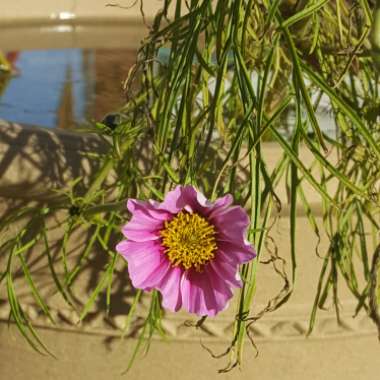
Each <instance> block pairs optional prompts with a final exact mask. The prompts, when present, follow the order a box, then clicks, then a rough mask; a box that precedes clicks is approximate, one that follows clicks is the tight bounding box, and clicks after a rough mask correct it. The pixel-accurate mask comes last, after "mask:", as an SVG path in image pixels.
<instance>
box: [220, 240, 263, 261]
mask: <svg viewBox="0 0 380 380" xmlns="http://www.w3.org/2000/svg"><path fill="white" fill-rule="evenodd" d="M218 248H219V251H218V256H219V255H220V252H222V254H223V257H224V258H226V259H227V260H228V261H230V262H233V263H235V264H244V263H246V262H248V261H250V260H252V259H254V258H255V257H256V252H255V251H254V249H253V248H252V247H251V246H250V245H247V244H234V243H232V242H230V241H220V240H219V241H218Z"/></svg>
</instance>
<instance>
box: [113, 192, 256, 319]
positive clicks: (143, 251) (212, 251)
mask: <svg viewBox="0 0 380 380" xmlns="http://www.w3.org/2000/svg"><path fill="white" fill-rule="evenodd" d="M231 204H232V197H231V196H230V195H226V196H224V197H223V198H219V199H217V200H216V201H215V202H213V203H211V202H209V201H207V199H206V198H205V197H204V196H203V195H202V194H201V193H200V192H199V191H197V190H196V189H195V188H194V187H192V186H177V187H176V188H175V189H174V190H173V191H170V192H169V193H168V194H167V195H166V196H165V199H164V201H163V202H162V203H157V202H155V201H148V202H141V201H137V200H134V199H131V200H129V201H128V210H129V211H130V212H131V213H132V219H131V221H130V222H129V223H128V224H126V225H125V226H124V227H123V234H124V236H125V237H126V238H127V239H128V240H125V241H122V242H121V243H119V244H118V245H117V247H116V249H117V251H118V252H119V253H120V254H121V255H122V256H123V257H124V258H125V259H126V260H127V261H128V271H129V276H130V278H131V281H132V284H133V286H135V287H136V288H140V289H143V290H151V289H158V290H159V291H160V292H161V294H162V305H163V307H165V308H167V309H169V310H171V311H178V310H179V309H180V308H182V307H183V308H184V309H185V310H187V311H188V312H190V313H195V314H197V315H199V316H206V315H207V316H214V315H216V314H217V313H218V312H219V311H221V310H223V309H225V308H226V307H227V306H228V301H229V299H230V298H231V297H232V290H231V287H241V285H242V282H241V279H240V275H239V265H240V264H243V263H247V262H248V261H250V260H251V259H253V258H254V257H255V256H256V254H255V252H254V251H253V249H252V248H251V246H250V244H249V243H248V242H247V240H246V233H247V228H248V226H249V218H248V215H247V214H246V212H245V211H244V210H243V209H242V208H241V207H240V206H231Z"/></svg>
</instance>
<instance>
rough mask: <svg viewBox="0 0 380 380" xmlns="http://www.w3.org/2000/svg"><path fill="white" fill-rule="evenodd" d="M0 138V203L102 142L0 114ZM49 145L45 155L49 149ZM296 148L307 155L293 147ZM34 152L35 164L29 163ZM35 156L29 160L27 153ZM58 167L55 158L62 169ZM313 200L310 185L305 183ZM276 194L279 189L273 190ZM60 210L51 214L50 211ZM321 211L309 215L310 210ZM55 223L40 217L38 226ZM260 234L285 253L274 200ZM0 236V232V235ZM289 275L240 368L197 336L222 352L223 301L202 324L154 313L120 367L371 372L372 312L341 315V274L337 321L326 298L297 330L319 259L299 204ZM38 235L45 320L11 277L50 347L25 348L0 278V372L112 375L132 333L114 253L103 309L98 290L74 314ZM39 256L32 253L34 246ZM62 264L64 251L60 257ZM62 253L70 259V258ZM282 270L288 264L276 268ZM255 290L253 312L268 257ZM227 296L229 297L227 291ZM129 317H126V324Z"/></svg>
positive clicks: (83, 291) (37, 273)
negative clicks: (285, 292) (0, 118)
mask: <svg viewBox="0 0 380 380" xmlns="http://www.w3.org/2000/svg"><path fill="white" fill-rule="evenodd" d="M0 133H2V137H3V138H2V139H1V141H0V152H1V157H2V165H0V169H1V170H2V172H1V177H0V178H1V179H0V196H1V197H3V198H2V199H1V201H0V213H1V214H2V215H5V214H6V213H7V212H8V211H9V210H11V209H14V208H17V207H20V206H21V205H25V204H27V203H29V202H34V203H38V201H39V198H38V197H37V195H39V196H40V198H41V197H42V198H43V197H44V196H48V195H49V194H48V193H46V192H45V193H44V192H42V189H47V188H49V187H51V186H52V185H55V186H57V187H60V186H63V185H64V184H65V183H67V181H68V180H70V179H71V178H73V176H75V174H76V173H77V172H78V170H79V171H80V172H81V173H82V174H83V177H84V178H85V179H86V178H88V177H90V176H91V173H92V172H93V170H96V168H95V167H92V165H91V162H89V160H88V159H86V158H85V157H86V156H85V155H83V154H82V153H83V151H86V149H88V148H89V147H91V149H104V147H103V146H102V144H101V143H100V142H99V140H97V139H95V138H92V137H89V136H83V137H81V138H77V137H75V136H74V135H73V134H70V133H58V134H56V133H54V132H51V131H50V132H49V131H42V130H40V129H38V128H24V127H21V126H17V125H14V124H12V125H9V124H6V123H3V124H2V126H1V128H0ZM265 150H266V151H267V154H268V157H271V158H272V160H273V163H274V162H275V161H276V157H277V158H278V157H279V155H280V152H279V151H278V150H277V149H276V146H275V145H273V144H268V145H267V146H266V147H265V148H264V151H265ZM51 154H54V159H51V158H50V159H49V157H50V156H49V155H51ZM305 160H308V156H307V154H306V153H305ZM36 163H37V164H36ZM38 163H39V164H38ZM63 169H64V170H63ZM308 195H309V197H310V199H311V200H312V201H313V202H314V200H315V202H314V204H315V210H316V212H318V204H317V199H318V198H317V196H316V194H313V193H312V190H310V193H309V194H308ZM280 196H281V198H282V200H283V202H284V203H285V204H286V194H285V192H282V193H281V192H280ZM59 218H60V216H58V219H59ZM317 220H318V222H319V223H321V217H320V216H319V217H318V216H317ZM56 225H57V220H50V221H49V226H50V227H52V228H53V227H54V226H56ZM271 236H272V237H273V238H274V240H275V241H276V244H277V246H278V250H279V253H280V254H281V256H283V257H284V258H285V259H286V260H289V255H290V253H289V252H290V249H289V222H288V216H287V211H286V207H284V212H283V213H282V214H281V218H280V220H279V221H278V223H277V225H276V227H275V228H274V229H273V230H272V232H271ZM51 238H52V240H53V241H57V242H59V241H60V239H61V238H62V231H61V230H60V229H59V228H58V227H56V228H53V230H52V234H51ZM87 238H88V236H86V235H85V234H83V233H81V231H77V233H76V235H75V237H74V238H73V241H72V242H71V246H70V247H71V248H72V250H71V253H70V258H71V259H72V260H73V262H75V259H76V258H77V256H78V254H79V252H80V247H81V246H82V244H83V242H84V241H85V240H86V239H87ZM3 239H5V236H1V237H0V243H1V241H3ZM297 239H298V241H297V252H298V278H297V286H296V289H295V291H294V294H293V296H292V298H291V300H290V301H289V302H288V303H287V304H286V305H285V306H284V307H282V308H281V309H280V310H278V311H277V312H275V313H272V314H266V315H265V316H264V317H263V318H262V319H260V320H259V321H257V322H255V324H253V325H252V326H251V328H250V331H251V333H252V335H253V337H254V340H255V343H256V345H257V347H258V350H259V355H258V357H257V358H256V357H255V354H256V352H255V350H254V349H253V348H252V346H251V345H250V344H249V343H247V344H246V348H245V357H244V362H243V366H242V369H241V370H239V369H234V370H233V371H232V372H229V373H226V374H217V370H218V369H220V368H223V367H224V366H225V365H226V364H227V360H228V358H224V359H220V360H215V359H212V358H211V357H210V355H209V353H208V352H207V351H206V350H204V349H203V348H202V347H201V344H200V341H202V342H203V343H205V344H206V345H207V346H208V347H210V348H212V349H213V350H215V352H216V353H218V352H222V351H223V350H225V349H226V347H227V346H228V343H229V341H230V340H231V338H232V334H233V331H232V324H233V319H234V313H235V305H234V304H233V303H232V304H231V305H230V307H229V309H228V310H226V311H225V312H223V313H221V315H220V316H218V317H216V318H210V319H208V320H206V322H205V324H204V326H203V329H195V328H194V327H187V326H185V325H184V322H185V321H186V320H188V319H192V320H194V321H195V319H194V318H193V317H192V316H190V315H187V314H172V313H168V315H166V316H165V318H164V321H163V328H164V330H165V331H166V335H167V338H166V339H165V340H162V339H161V338H159V337H154V340H153V342H152V345H151V349H150V351H149V353H148V355H147V356H146V357H144V358H142V356H141V355H140V356H139V357H138V359H137V360H136V362H135V365H134V366H133V368H132V370H131V371H130V372H129V373H128V374H126V375H124V377H125V378H131V379H142V380H146V379H152V378H157V380H159V379H177V378H178V379H197V380H202V379H214V378H215V379H251V378H252V379H255V378H258V379H260V380H266V379H284V380H287V379H289V380H290V379H292V380H293V379H327V380H330V379H331V380H335V379H337V380H339V379H355V380H358V379H360V380H361V379H365V380H372V379H373V380H375V379H378V378H379V363H380V361H379V360H380V359H379V358H380V345H379V343H378V340H377V334H376V330H375V328H374V326H373V324H372V322H371V321H370V320H369V319H368V318H367V317H366V316H365V315H364V314H360V315H359V316H358V317H357V318H355V319H353V318H352V315H353V311H354V306H355V303H354V300H353V299H352V298H351V296H350V294H349V293H348V292H347V290H346V289H345V288H344V286H342V289H340V294H341V296H340V300H341V314H342V324H341V325H338V324H337V322H336V317H335V315H334V313H333V311H332V309H331V310H328V311H319V313H318V319H317V325H316V328H315V331H314V332H313V334H312V335H311V336H310V337H309V338H306V337H305V335H306V332H307V328H308V319H309V314H310V311H311V307H312V303H313V299H314V294H315V291H316V286H317V279H318V276H319V271H320V268H321V263H322V262H321V259H320V258H318V257H317V256H316V254H315V248H314V247H315V245H316V239H315V237H314V235H313V232H312V230H311V228H310V227H309V225H308V222H307V218H306V217H305V215H304V214H303V213H302V211H301V210H300V212H299V216H298V230H297ZM326 247H327V242H326V239H325V238H323V239H322V242H321V244H320V252H324V251H325V250H326ZM41 252H42V250H41V247H37V249H36V250H35V251H34V252H33V253H32V256H31V257H30V260H33V259H35V264H34V265H33V266H32V276H33V278H34V280H35V281H36V284H37V286H38V287H39V288H40V289H41V292H42V293H43V294H44V295H45V297H46V298H47V300H48V304H49V306H50V307H51V310H52V314H53V317H54V319H55V321H56V325H54V326H53V325H52V324H51V323H48V322H47V321H46V318H45V317H44V316H42V315H41V313H40V312H39V311H38V308H36V306H35V302H34V301H33V298H32V297H31V295H30V292H27V291H26V287H25V281H24V280H23V278H22V276H21V275H19V276H16V279H15V287H16V291H17V293H18V294H19V296H20V302H21V305H22V307H23V309H24V310H25V312H26V314H27V315H28V316H29V317H30V318H31V320H32V322H33V324H34V325H35V326H36V327H37V330H38V332H39V334H40V335H41V337H42V340H43V341H44V343H45V344H46V345H47V346H48V347H49V348H50V349H51V350H52V351H53V352H54V354H55V355H56V356H57V360H56V359H52V358H50V357H47V356H41V355H39V354H37V353H36V352H34V351H33V350H32V349H31V348H30V347H29V346H28V345H27V343H26V342H25V340H24V339H23V338H22V337H21V336H20V333H19V332H18V331H17V329H16V328H15V326H14V325H13V324H11V325H10V326H9V327H8V326H7V319H8V315H9V307H8V305H7V302H5V300H6V290H5V286H4V284H2V285H0V363H1V365H0V379H16V380H18V379H20V380H21V379H54V380H60V379H62V380H63V379H87V378H93V379H114V378H122V377H121V373H122V372H123V370H124V369H126V367H127V363H128V360H129V357H130V354H131V352H132V349H133V347H134V345H135V344H136V339H134V338H133V337H127V338H125V339H124V340H121V339H120V335H121V327H122V326H123V323H124V321H125V316H126V313H127V311H128V307H129V306H128V305H129V303H130V300H131V289H130V287H129V285H128V280H127V272H126V268H125V265H124V264H123V262H122V261H121V260H120V261H119V262H118V266H117V269H116V272H115V273H116V280H115V284H114V288H113V295H112V305H113V308H112V309H111V313H110V316H109V317H106V316H105V312H104V297H101V298H100V300H99V301H98V302H97V304H96V307H95V308H94V309H93V310H91V313H90V315H89V318H88V319H87V320H86V321H85V322H83V323H82V324H81V325H80V326H79V325H78V324H77V320H78V317H77V315H76V314H75V313H74V312H72V311H71V310H70V309H69V308H68V307H67V305H66V304H65V302H64V301H63V300H62V298H61V297H60V296H58V295H57V294H55V293H54V291H53V290H52V289H54V286H53V284H52V280H51V275H50V274H49V271H48V269H47V267H46V258H44V257H42V260H37V258H38V257H41ZM42 256H43V254H42ZM5 260H6V252H5V253H3V254H2V255H1V256H0V267H1V268H2V267H3V266H4V265H5ZM106 260H107V258H106V254H105V253H104V252H103V251H101V250H98V251H94V252H93V254H92V256H91V257H90V262H89V265H87V266H86V268H85V270H84V271H83V272H81V275H80V277H79V278H78V282H77V284H76V285H75V287H74V293H75V295H76V296H77V302H78V305H81V304H82V303H83V302H84V301H85V300H86V299H87V298H88V295H89V294H90V292H91V290H93V289H94V286H95V285H96V283H97V281H98V280H99V276H100V273H101V270H102V268H103V266H104V263H105V261H106ZM69 264H70V263H69ZM70 265H71V264H70ZM288 271H289V268H288ZM257 284H258V286H257V296H256V298H255V301H254V303H253V310H252V312H254V313H257V312H259V311H260V310H261V309H262V308H263V307H264V305H265V304H266V302H267V301H268V300H269V299H270V298H272V297H274V296H275V295H276V294H277V292H278V291H279V290H280V289H281V286H282V282H281V279H280V278H279V277H278V276H277V275H275V274H274V271H273V269H272V268H271V267H270V266H269V265H260V267H259V272H258V282H257ZM235 301H236V300H235ZM147 302H148V297H146V298H145V299H143V302H142V304H141V305H140V307H139V312H138V315H144V310H146V307H147ZM137 324H138V321H136V325H137Z"/></svg>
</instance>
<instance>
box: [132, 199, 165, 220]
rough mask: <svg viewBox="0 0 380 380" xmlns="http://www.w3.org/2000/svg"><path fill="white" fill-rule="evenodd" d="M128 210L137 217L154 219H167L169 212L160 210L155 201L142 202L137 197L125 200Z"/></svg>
mask: <svg viewBox="0 0 380 380" xmlns="http://www.w3.org/2000/svg"><path fill="white" fill-rule="evenodd" d="M127 208H128V210H129V212H131V213H132V215H134V216H135V217H138V218H143V219H145V218H149V219H155V220H161V221H162V220H167V219H168V218H169V217H170V213H169V212H168V211H166V210H160V209H159V208H158V204H157V202H143V201H139V200H137V199H129V200H128V202H127Z"/></svg>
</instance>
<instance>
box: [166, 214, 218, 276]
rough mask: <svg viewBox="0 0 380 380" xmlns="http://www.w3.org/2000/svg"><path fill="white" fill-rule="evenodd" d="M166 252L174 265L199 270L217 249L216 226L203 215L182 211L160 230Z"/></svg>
mask: <svg viewBox="0 0 380 380" xmlns="http://www.w3.org/2000/svg"><path fill="white" fill-rule="evenodd" d="M160 235H161V237H162V245H163V247H164V248H165V250H164V252H165V254H166V255H167V257H168V259H169V261H170V262H171V264H172V265H173V266H178V265H181V266H182V267H183V268H184V269H190V268H192V267H194V268H195V269H196V270H197V271H198V272H200V271H201V270H202V266H203V265H205V264H206V263H207V262H209V261H210V260H212V259H213V258H214V256H215V251H216V249H217V245H216V239H215V228H214V226H213V225H212V224H210V223H209V222H208V221H207V220H206V219H205V218H203V217H202V216H200V215H198V214H196V213H193V214H190V213H188V212H185V211H181V212H180V213H179V214H178V215H176V216H175V217H174V218H173V219H172V220H170V221H166V222H165V225H164V228H163V229H162V230H161V231H160Z"/></svg>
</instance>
